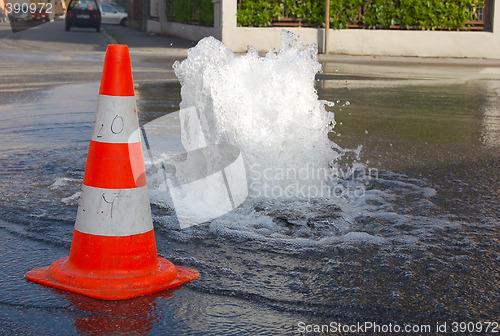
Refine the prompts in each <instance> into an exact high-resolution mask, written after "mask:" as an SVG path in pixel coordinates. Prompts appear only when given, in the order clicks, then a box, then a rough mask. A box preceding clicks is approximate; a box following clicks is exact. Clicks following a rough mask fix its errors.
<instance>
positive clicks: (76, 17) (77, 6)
mask: <svg viewBox="0 0 500 336" xmlns="http://www.w3.org/2000/svg"><path fill="white" fill-rule="evenodd" d="M71 27H89V28H95V29H96V31H97V32H99V31H100V30H101V11H100V9H99V6H98V4H97V1H96V0H71V2H70V3H69V6H68V11H67V12H66V31H69V30H70V29H71Z"/></svg>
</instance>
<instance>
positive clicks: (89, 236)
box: [26, 45, 198, 300]
mask: <svg viewBox="0 0 500 336" xmlns="http://www.w3.org/2000/svg"><path fill="white" fill-rule="evenodd" d="M26 277H27V278H28V279H30V280H32V281H36V282H39V283H42V284H44V285H48V286H52V287H56V288H60V289H65V290H68V291H71V292H75V293H80V294H83V295H87V296H90V297H94V298H98V299H103V300H122V299H128V298H132V297H136V296H140V295H144V294H148V293H153V292H157V291H160V290H164V289H167V288H171V287H175V286H178V285H180V284H182V283H185V282H188V281H192V280H194V279H196V278H198V272H197V271H195V270H192V269H189V268H185V267H179V266H175V265H173V264H172V263H171V262H170V261H168V260H166V259H163V258H160V257H158V255H157V250H156V241H155V235H154V230H153V221H152V218H151V208H150V206H149V194H148V189H147V184H146V175H145V167H144V158H143V154H142V145H141V138H140V133H139V122H138V118H137V111H136V107H135V96H134V87H133V81H132V68H131V63H130V56H129V52H128V47H127V46H126V45H109V46H108V49H107V51H106V58H105V60H104V70H103V76H102V80H101V87H100V90H99V99H98V102H97V110H96V114H95V122H94V128H93V130H92V139H91V141H90V146H89V152H88V157H87V165H86V167H85V174H84V177H83V187H82V194H81V196H80V202H79V206H78V213H77V216H76V223H75V229H74V231H73V240H72V243H71V250H70V253H69V257H65V258H62V259H59V260H57V261H55V262H54V263H53V264H52V265H50V266H49V267H44V268H39V269H35V270H32V271H30V272H28V273H26Z"/></svg>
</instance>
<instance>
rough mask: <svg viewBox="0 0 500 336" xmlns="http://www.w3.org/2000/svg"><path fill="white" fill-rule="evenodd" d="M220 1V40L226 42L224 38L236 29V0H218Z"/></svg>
mask: <svg viewBox="0 0 500 336" xmlns="http://www.w3.org/2000/svg"><path fill="white" fill-rule="evenodd" d="M220 2H221V11H220V13H221V41H222V42H223V43H226V39H227V37H228V36H230V34H231V33H234V30H236V25H237V19H236V13H237V12H238V4H237V1H236V0H220Z"/></svg>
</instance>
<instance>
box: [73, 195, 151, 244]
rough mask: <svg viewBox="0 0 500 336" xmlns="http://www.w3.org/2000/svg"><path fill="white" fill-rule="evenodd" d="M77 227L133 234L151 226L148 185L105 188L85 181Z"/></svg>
mask: <svg viewBox="0 0 500 336" xmlns="http://www.w3.org/2000/svg"><path fill="white" fill-rule="evenodd" d="M75 229H76V230H78V231H80V232H83V233H88V234H94V235H100V236H130V235H134V234H139V233H145V232H148V231H150V230H152V229H153V221H152V218H151V208H150V206H149V193H148V188H147V186H144V187H139V188H133V189H104V188H94V187H89V186H86V185H83V187H82V194H81V196H80V201H79V205H78V213H77V215H76V222H75Z"/></svg>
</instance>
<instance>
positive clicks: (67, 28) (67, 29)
mask: <svg viewBox="0 0 500 336" xmlns="http://www.w3.org/2000/svg"><path fill="white" fill-rule="evenodd" d="M70 29H71V27H70V25H69V24H67V23H66V31H69V30H70Z"/></svg>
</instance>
